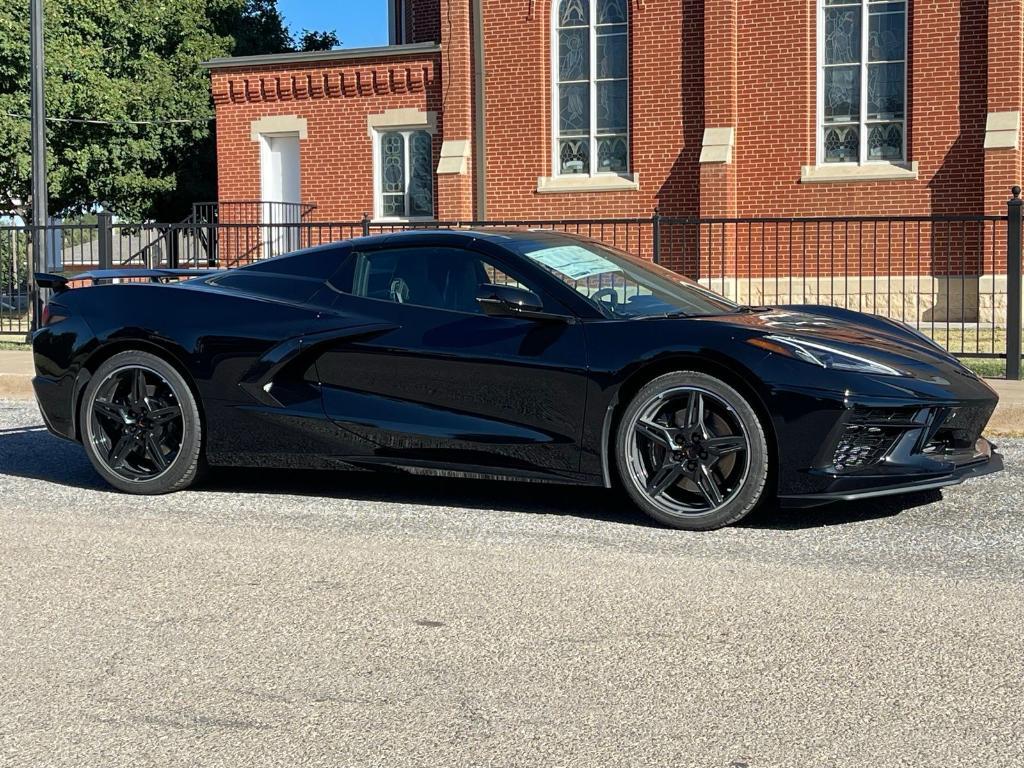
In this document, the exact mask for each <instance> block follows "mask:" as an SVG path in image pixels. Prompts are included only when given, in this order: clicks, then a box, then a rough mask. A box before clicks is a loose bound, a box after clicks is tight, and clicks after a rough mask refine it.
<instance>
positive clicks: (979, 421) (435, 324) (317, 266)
mask: <svg viewBox="0 0 1024 768" xmlns="http://www.w3.org/2000/svg"><path fill="white" fill-rule="evenodd" d="M185 274H187V275H189V276H191V277H193V279H188V280H179V278H181V277H183V276H184V275H185ZM196 274H197V273H195V272H190V273H180V272H174V271H168V270H150V271H140V270H124V271H106V272H95V273H91V274H88V275H79V276H77V277H75V278H72V279H73V280H79V281H85V282H87V283H92V284H93V285H90V286H87V287H81V288H77V289H73V290H72V289H70V285H69V284H68V280H69V278H65V277H59V276H53V275H39V276H38V280H39V283H40V285H42V286H44V287H49V288H52V289H53V290H54V295H53V297H52V300H51V301H50V302H49V304H48V305H47V307H46V310H45V313H44V314H45V316H44V319H43V323H42V327H41V329H40V330H39V331H38V332H37V333H36V334H35V338H34V348H35V365H36V370H37V374H38V375H37V377H36V378H35V391H36V395H37V398H38V401H39V405H40V407H41V409H42V412H43V416H44V418H45V420H46V423H47V426H48V427H49V429H50V430H51V431H52V432H53V433H54V434H56V435H59V436H61V437H64V438H68V439H71V440H77V441H79V442H81V443H82V444H83V445H84V447H85V450H86V453H87V454H88V456H89V459H90V460H91V462H92V463H93V465H94V466H95V468H96V470H97V471H98V472H99V473H100V474H101V475H102V476H103V477H104V478H105V479H106V480H107V481H108V482H109V483H110V484H111V485H113V486H116V487H117V488H120V489H122V490H124V491H128V492H131V493H140V494H154V493H165V492H168V491H176V490H179V489H182V488H186V487H187V486H188V485H189V484H190V483H192V481H193V480H194V479H195V478H196V475H197V472H199V470H200V469H201V468H202V467H203V466H204V465H233V466H239V465H244V466H259V467H263V466H274V467H304V468H309V467H317V468H347V469H361V470H366V469H378V470H379V469H389V470H403V471H411V472H423V473H438V472H441V473H445V474H451V473H457V474H466V475H473V476H487V477H495V478H498V477H502V478H516V479H530V480H543V481H554V482H562V483H576V484H586V485H598V486H601V485H603V486H605V487H612V486H613V485H614V484H616V483H621V484H622V486H624V488H625V490H626V491H627V492H628V493H629V495H630V496H631V497H632V499H633V501H635V502H636V504H637V505H638V506H639V507H640V508H641V509H643V510H644V511H645V512H646V513H648V514H649V515H651V516H652V517H654V518H656V519H657V520H659V521H661V522H663V523H666V524H668V525H672V526H676V527H679V528H689V529H709V528H715V527H718V526H722V525H727V524H729V523H734V522H736V521H738V520H740V519H741V518H742V517H744V516H745V515H746V514H747V513H749V512H750V511H751V510H752V509H753V508H754V507H755V506H756V505H757V504H758V502H760V501H761V500H762V499H765V498H768V497H778V498H779V499H780V500H781V502H782V503H783V504H786V505H797V506H812V505H818V504H822V503H825V502H829V501H834V500H839V499H858V498H870V497H874V496H881V495H885V494H892V493H901V492H905V491H910V490H916V489H931V488H938V487H942V486H947V485H952V484H955V483H959V482H962V481H963V480H965V479H966V478H969V477H976V476H978V475H983V474H986V473H989V472H993V471H996V470H999V469H1001V468H1002V462H1001V459H1000V457H999V455H998V454H996V453H995V452H994V451H993V446H992V445H991V444H990V443H989V442H988V441H987V440H985V439H984V438H983V437H982V436H981V433H982V430H983V428H984V427H985V425H986V423H987V422H988V420H989V417H990V416H991V414H992V411H993V409H994V408H995V405H996V400H997V398H996V395H995V393H994V392H993V391H992V390H991V389H990V388H989V387H988V386H987V385H986V384H985V383H984V382H982V381H980V380H979V379H978V378H977V377H976V376H975V375H974V374H972V373H971V372H970V371H968V370H966V369H965V368H964V367H963V366H961V365H960V364H959V363H958V362H957V361H956V360H955V359H954V358H953V357H951V356H950V355H949V354H947V353H946V352H945V351H944V350H943V349H941V348H940V347H939V346H937V345H936V344H934V343H933V342H932V341H930V340H929V339H927V338H926V337H924V336H922V335H921V334H920V333H918V332H917V331H915V330H913V329H912V328H910V327H909V326H905V325H903V324H901V323H898V322H893V321H891V320H887V319H885V318H882V317H878V316H874V315H865V314H859V313H856V312H852V311H849V310H845V309H837V308H834V307H819V306H814V307H806V306H805V307H745V306H738V305H736V304H734V303H732V302H730V301H728V300H726V299H725V298H723V297H721V296H719V295H717V294H715V293H712V292H710V291H708V290H706V289H704V288H702V287H700V286H699V285H698V284H696V283H693V282H691V281H689V280H686V279H684V278H682V277H680V276H679V275H677V274H675V273H673V272H670V271H667V270H665V269H662V268H661V267H658V266H656V265H653V264H651V263H649V262H647V261H644V260H642V259H638V258H635V257H633V256H630V255H627V254H625V253H622V252H619V251H617V250H614V249H611V248H608V247H607V246H604V245H601V244H599V243H597V242H594V241H591V240H588V239H585V238H579V237H573V236H569V235H564V234H560V233H554V232H550V231H523V230H508V231H506V230H495V231H486V232H476V231H422V230H421V231H415V232H406V233H401V234H392V235H383V236H379V237H371V238H364V239H358V240H352V241H348V242H341V243H337V244H333V245H327V246H322V247H319V248H313V249H309V250H305V251H301V252H297V253H294V254H291V255H288V256H284V257H280V258H276V259H270V260H267V261H262V262H259V263H256V264H252V265H251V266H247V267H244V268H241V269H235V270H230V271H221V272H215V273H203V274H201V275H200V276H198V277H195V275H196Z"/></svg>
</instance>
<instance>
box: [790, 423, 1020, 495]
mask: <svg viewBox="0 0 1024 768" xmlns="http://www.w3.org/2000/svg"><path fill="white" fill-rule="evenodd" d="M976 453H977V455H976V457H975V458H973V459H972V460H970V461H966V462H964V463H960V464H953V465H947V469H949V467H952V469H951V471H946V472H944V473H941V474H928V475H925V476H921V475H913V476H908V477H906V478H905V479H902V480H899V479H897V476H894V475H892V474H885V475H857V476H855V477H835V479H834V480H833V481H832V483H831V484H830V485H829V487H828V488H827V489H826V490H824V491H820V492H816V493H806V494H793V495H786V496H780V497H779V502H780V503H781V504H782V506H784V507H816V506H820V505H822V504H831V503H832V502H835V501H858V500H861V499H874V498H878V497H881V496H894V495H897V494H905V493H915V492H918V491H931V490H935V489H937V488H947V487H949V486H951V485H960V483H962V482H964V481H965V480H970V479H972V478H975V477H984V476H985V475H990V474H992V473H993V472H999V471H1001V470H1002V469H1003V457H1002V456H1000V455H999V454H998V453H997V452H996V447H995V446H994V445H992V443H990V442H989V441H988V440H986V439H985V438H979V439H978V441H977V444H976Z"/></svg>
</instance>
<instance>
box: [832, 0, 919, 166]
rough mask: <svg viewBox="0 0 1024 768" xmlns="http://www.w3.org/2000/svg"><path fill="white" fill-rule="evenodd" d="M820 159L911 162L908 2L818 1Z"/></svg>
mask: <svg viewBox="0 0 1024 768" xmlns="http://www.w3.org/2000/svg"><path fill="white" fill-rule="evenodd" d="M819 8H820V17H819V21H818V57H819V63H820V66H819V68H818V113H819V115H820V123H819V130H818V162H819V163H822V164H824V163H859V164H864V163H879V162H882V163H885V162H888V163H898V162H901V161H904V160H906V146H907V135H906V133H907V132H906V127H907V125H906V120H907V112H906V106H907V104H906V86H907V62H906V60H907V3H906V0H820V2H819Z"/></svg>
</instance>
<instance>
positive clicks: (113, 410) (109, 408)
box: [93, 400, 124, 424]
mask: <svg viewBox="0 0 1024 768" xmlns="http://www.w3.org/2000/svg"><path fill="white" fill-rule="evenodd" d="M93 410H95V411H96V414H97V415H98V416H105V417H106V418H108V419H110V420H111V421H116V422H117V423H118V424H124V409H123V408H121V406H119V405H115V404H114V403H108V402H107V401H106V400H95V401H94V402H93Z"/></svg>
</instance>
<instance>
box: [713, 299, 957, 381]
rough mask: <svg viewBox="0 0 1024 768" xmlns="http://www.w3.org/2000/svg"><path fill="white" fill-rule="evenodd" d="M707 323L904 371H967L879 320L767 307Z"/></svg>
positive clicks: (831, 310)
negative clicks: (863, 356)
mask: <svg viewBox="0 0 1024 768" xmlns="http://www.w3.org/2000/svg"><path fill="white" fill-rule="evenodd" d="M702 320H705V321H710V322H718V323H725V324H729V325H734V326H737V327H740V328H743V329H746V330H749V331H753V332H754V333H755V334H757V335H761V334H763V335H777V336H790V337H793V338H800V339H806V340H808V341H817V342H819V343H823V344H831V345H834V346H837V347H838V348H840V349H843V348H845V349H850V350H851V351H852V350H854V349H856V350H859V351H861V352H862V353H867V354H873V355H874V356H875V357H877V358H878V359H880V360H881V361H882V362H890V363H897V364H900V365H903V366H904V367H906V366H910V367H914V368H917V367H920V366H940V367H946V366H950V365H952V366H955V367H956V368H957V369H958V370H960V371H964V370H965V369H964V368H963V367H962V366H961V365H960V363H959V361H957V360H956V358H955V357H953V356H952V355H950V354H949V353H948V352H946V351H945V350H943V349H941V348H939V347H936V346H934V345H933V344H931V343H929V342H928V341H926V340H924V339H922V338H920V337H919V336H918V335H917V334H915V333H914V332H913V331H910V330H908V329H907V328H904V327H903V326H902V325H900V324H899V323H896V322H893V321H892V320H888V319H886V318H884V317H879V316H878V315H868V314H864V313H861V312H854V311H852V310H848V309H841V308H838V307H826V306H800V307H786V306H784V307H761V308H757V309H755V310H753V311H751V312H746V313H744V314H740V315H723V316H719V317H707V318H702Z"/></svg>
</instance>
